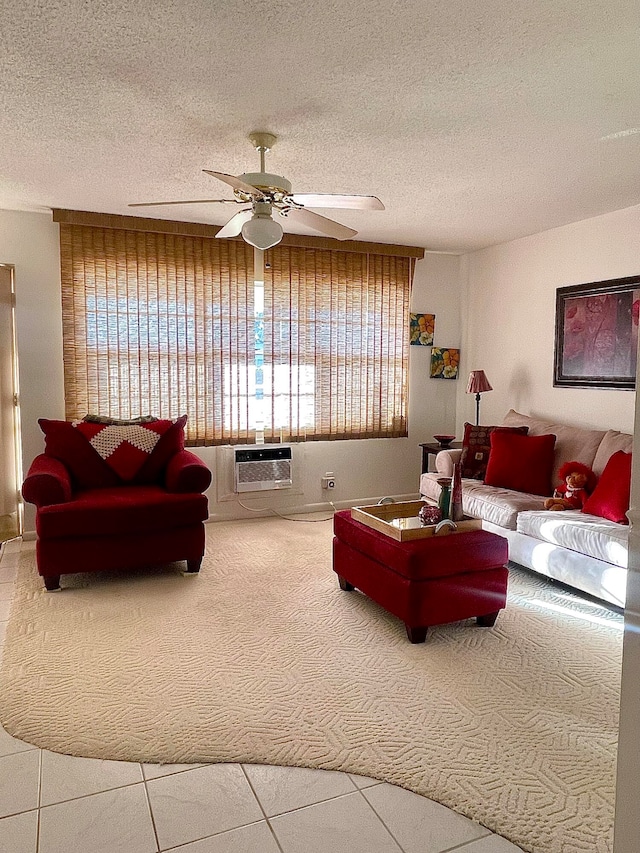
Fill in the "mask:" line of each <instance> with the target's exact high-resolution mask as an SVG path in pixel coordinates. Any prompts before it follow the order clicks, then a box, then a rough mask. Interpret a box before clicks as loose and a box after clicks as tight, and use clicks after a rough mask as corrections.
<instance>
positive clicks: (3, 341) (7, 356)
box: [0, 264, 22, 543]
mask: <svg viewBox="0 0 640 853" xmlns="http://www.w3.org/2000/svg"><path fill="white" fill-rule="evenodd" d="M14 302H15V298H14V290H13V268H12V267H10V266H7V265H5V264H0V543H1V542H4V541H6V540H7V539H13V538H14V537H15V536H19V535H20V534H21V532H22V529H21V528H22V506H21V499H20V493H19V491H18V489H19V483H18V478H19V476H20V473H21V472H20V462H19V432H18V423H19V421H18V388H17V376H18V373H17V365H16V351H15V325H14Z"/></svg>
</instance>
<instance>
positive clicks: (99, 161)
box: [0, 0, 640, 251]
mask: <svg viewBox="0 0 640 853" xmlns="http://www.w3.org/2000/svg"><path fill="white" fill-rule="evenodd" d="M639 36H640V7H639V6H638V2H637V0H628V1H627V0H544V2H540V0H533V2H530V3H522V2H513V0H482V2H479V0H429V2H426V0H376V1H375V2H372V0H364V2H352V0H329V2H324V1H323V0H318V1H317V2H316V3H313V4H307V3H303V2H300V0H281V2H264V0H243V1H242V2H241V1H240V0H227V2H224V3H223V2H221V0H173V2H171V0H127V2H123V0H84V1H83V2H80V0H75V2H64V0H38V2H36V0H3V3H2V5H1V11H0V103H1V104H2V111H1V117H0V151H1V152H2V156H1V157H0V208H11V209H29V210H42V209H47V208H49V207H63V208H72V209H77V210H92V211H104V212H110V213H124V214H127V213H128V214H132V213H139V212H138V211H133V210H131V209H130V208H128V207H127V204H128V203H129V202H136V201H154V200H157V199H167V200H169V199H182V198H187V199H188V198H191V199H193V198H218V197H231V190H230V189H228V188H226V187H225V186H224V185H222V184H219V183H218V182H217V181H216V180H215V179H214V178H212V177H210V176H208V175H205V174H203V172H202V171H201V170H202V169H203V168H209V169H214V170H218V171H222V172H228V173H232V174H239V173H241V172H244V171H258V166H259V161H258V156H257V154H256V152H255V151H254V150H253V149H252V147H251V144H250V143H249V142H248V140H247V134H248V133H249V131H251V130H268V131H271V132H273V133H276V134H278V137H279V140H278V143H277V145H276V146H275V148H274V150H273V151H272V152H271V153H270V154H269V155H268V156H267V171H270V172H275V173H277V174H281V175H285V176H286V177H287V178H288V179H289V180H290V181H291V182H292V184H293V189H294V191H298V192H337V193H372V194H375V195H378V196H379V197H380V198H381V199H382V201H383V202H384V203H385V205H386V211H384V212H358V211H331V212H325V213H328V215H330V216H333V217H334V218H335V219H337V220H339V221H341V222H343V223H344V224H346V225H350V226H352V227H354V228H356V229H358V231H359V237H358V238H359V239H365V240H383V241H387V242H397V243H405V244H411V245H417V246H423V247H425V248H427V249H439V250H450V251H456V250H463V249H472V248H478V247H481V246H486V245H490V244H494V243H498V242H502V241H505V240H511V239H514V238H516V237H520V236H524V235H526V234H531V233H534V232H537V231H541V230H543V229H546V228H551V227H554V226H558V225H563V224H565V223H568V222H573V221H576V220H580V219H585V218H587V217H590V216H595V215H598V214H601V213H605V212H607V211H611V210H615V209H619V208H624V207H628V206H630V205H634V204H638V203H640V180H639V178H640V133H633V132H628V131H632V130H633V129H640V63H639V57H640V43H639V42H640V39H639ZM625 132H626V133H625ZM607 137H608V138H607ZM233 212H235V209H234V208H232V207H231V206H230V205H210V206H206V207H203V206H195V205H185V206H179V207H170V208H149V209H147V210H143V211H142V213H143V215H147V216H155V217H162V218H167V219H181V220H188V221H194V222H209V223H213V224H222V223H224V222H225V221H226V220H227V219H228V218H229V216H230V215H231V214H232V213H233ZM309 233H311V232H309ZM0 245H1V235H0Z"/></svg>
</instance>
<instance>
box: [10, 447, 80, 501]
mask: <svg viewBox="0 0 640 853" xmlns="http://www.w3.org/2000/svg"><path fill="white" fill-rule="evenodd" d="M72 494H73V490H72V488H71V475H70V474H69V471H68V469H67V468H66V467H65V466H64V465H63V463H62V462H60V460H59V459H55V458H54V457H53V456H45V454H44V453H41V454H40V455H39V456H36V458H35V459H34V460H33V462H32V463H31V466H30V468H29V470H28V472H27V476H26V478H25V481H24V483H23V484H22V497H23V498H24V499H25V501H28V502H29V503H30V504H35V505H36V506H37V507H38V509H40V507H43V506H50V505H51V504H61V503H66V502H67V501H70V500H71V497H72Z"/></svg>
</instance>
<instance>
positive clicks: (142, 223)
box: [53, 208, 425, 259]
mask: <svg viewBox="0 0 640 853" xmlns="http://www.w3.org/2000/svg"><path fill="white" fill-rule="evenodd" d="M53 221H54V222H60V223H65V224H66V225H88V226H90V227H93V228H122V229H125V230H128V231H144V232H147V233H154V234H180V235H183V236H187V237H215V236H216V234H217V233H218V231H220V228H221V227H222V226H220V225H204V224H201V223H198V222H174V221H173V220H170V219H148V218H146V217H143V216H121V215H120V214H115V213H92V212H91V211H87V210H63V209H61V208H54V209H53ZM230 239H233V240H241V239H242V238H241V237H232V238H230ZM279 245H281V246H291V247H298V248H305V249H329V250H334V251H340V252H365V253H367V254H372V255H393V256H394V257H397V258H414V259H421V258H424V252H425V250H424V249H423V248H420V247H419V246H399V245H396V244H392V243H369V242H366V241H364V240H334V239H333V238H332V237H308V236H306V235H302V234H285V235H284V237H283V238H282V240H281V242H280V244H279Z"/></svg>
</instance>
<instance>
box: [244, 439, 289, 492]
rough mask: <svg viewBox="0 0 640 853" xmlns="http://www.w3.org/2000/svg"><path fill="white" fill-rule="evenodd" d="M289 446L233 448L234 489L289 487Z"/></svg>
mask: <svg viewBox="0 0 640 853" xmlns="http://www.w3.org/2000/svg"><path fill="white" fill-rule="evenodd" d="M292 485H293V483H292V479H291V448H290V447H282V446H280V445H279V446H278V447H260V448H257V447H251V448H237V449H236V450H235V491H236V493H240V492H257V491H272V490H274V489H290V488H291V486H292Z"/></svg>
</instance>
